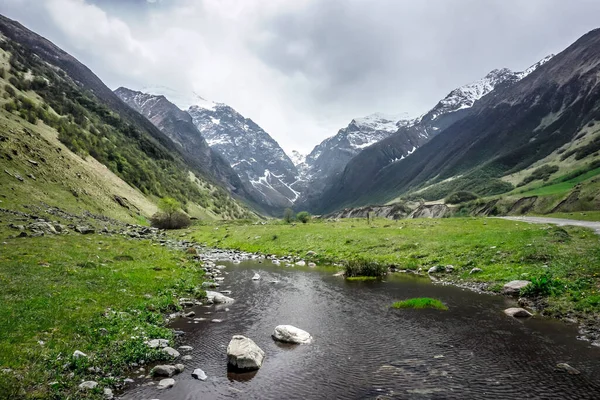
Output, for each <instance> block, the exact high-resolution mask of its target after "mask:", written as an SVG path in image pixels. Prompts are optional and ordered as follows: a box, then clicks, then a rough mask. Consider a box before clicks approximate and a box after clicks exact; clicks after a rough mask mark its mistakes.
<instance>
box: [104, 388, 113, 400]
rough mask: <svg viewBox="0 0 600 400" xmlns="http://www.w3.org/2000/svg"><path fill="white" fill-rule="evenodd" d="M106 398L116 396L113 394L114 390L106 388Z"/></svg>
mask: <svg viewBox="0 0 600 400" xmlns="http://www.w3.org/2000/svg"><path fill="white" fill-rule="evenodd" d="M104 398H105V399H106V400H112V399H114V398H115V395H114V394H113V391H112V390H111V389H109V388H104Z"/></svg>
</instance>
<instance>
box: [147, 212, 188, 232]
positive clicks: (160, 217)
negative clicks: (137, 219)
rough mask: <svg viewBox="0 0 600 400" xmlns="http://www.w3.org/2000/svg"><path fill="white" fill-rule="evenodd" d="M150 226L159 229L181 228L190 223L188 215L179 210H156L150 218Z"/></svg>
mask: <svg viewBox="0 0 600 400" xmlns="http://www.w3.org/2000/svg"><path fill="white" fill-rule="evenodd" d="M150 222H151V223H152V226H153V227H155V228H160V229H183V228H187V227H188V226H190V225H191V224H192V221H191V220H190V217H188V215H187V214H185V213H183V212H181V211H175V212H174V213H171V214H167V213H164V212H158V213H156V214H154V215H153V216H152V218H150Z"/></svg>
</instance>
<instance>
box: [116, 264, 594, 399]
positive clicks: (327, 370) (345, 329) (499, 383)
mask: <svg viewBox="0 0 600 400" xmlns="http://www.w3.org/2000/svg"><path fill="white" fill-rule="evenodd" d="M224 264H226V263H224ZM226 265H227V269H226V271H227V272H228V273H229V274H228V275H226V279H225V282H224V283H223V284H222V285H221V287H220V288H219V290H231V291H232V294H231V295H230V296H231V297H233V298H235V299H236V301H235V302H234V303H233V304H227V305H219V306H209V307H204V306H199V307H196V308H195V309H194V311H196V314H197V315H196V317H205V318H207V321H202V322H199V323H193V322H192V321H191V320H185V319H181V320H178V321H177V322H176V323H175V324H174V327H176V328H177V329H182V330H184V331H186V335H184V340H183V343H181V344H185V345H190V346H193V347H194V350H193V351H192V352H191V353H190V354H191V355H192V356H193V360H192V361H185V362H184V364H185V365H186V370H185V372H184V373H182V374H180V375H178V376H176V377H175V380H176V381H177V383H176V385H175V386H174V387H173V388H172V389H167V390H162V391H161V390H158V389H156V387H155V386H145V385H144V384H147V383H148V382H149V381H150V380H149V379H141V380H139V381H138V382H136V383H137V384H139V385H140V386H138V387H136V388H133V389H131V390H130V391H129V392H127V393H126V395H124V397H123V398H124V399H160V400H170V399H172V400H175V399H176V400H199V399H220V398H232V399H334V398H338V399H357V398H360V399H363V398H367V399H368V398H373V399H374V398H380V399H385V398H394V399H600V348H596V347H592V346H591V345H590V344H589V343H587V342H582V341H578V340H576V339H575V337H576V334H577V333H576V328H575V327H573V326H568V325H565V324H563V323H560V322H556V321H549V320H544V319H535V318H534V319H529V320H525V321H523V320H516V319H513V318H509V317H507V316H505V315H504V314H503V313H502V310H503V309H504V308H506V307H509V306H514V302H513V301H511V300H509V299H506V298H503V297H500V296H488V295H479V294H475V293H472V292H470V291H465V290H462V289H458V288H454V287H449V286H440V285H433V284H431V283H430V282H428V280H426V279H423V278H418V277H414V276H406V275H396V276H393V277H389V278H388V279H387V280H386V281H385V282H347V281H345V280H343V279H341V278H338V277H333V276H332V272H331V271H323V270H321V271H318V270H310V269H308V268H306V269H299V268H283V267H278V266H272V265H267V264H258V263H256V262H246V263H242V264H241V265H231V264H226ZM255 272H258V273H259V274H260V275H261V277H262V279H261V280H260V281H257V282H256V281H252V280H251V278H252V276H253V275H254V273H255ZM272 280H277V281H279V282H278V283H270V282H269V281H272ZM419 296H428V297H435V298H439V299H441V300H442V301H443V302H444V303H446V304H447V305H448V307H449V310H448V311H445V312H442V311H436V310H391V309H390V308H389V305H390V304H391V303H392V302H393V301H395V300H400V299H405V298H410V297H419ZM226 308H227V309H228V311H226V310H225V309H226ZM214 318H216V319H222V320H223V322H220V323H216V322H210V320H211V319H214ZM279 324H291V325H295V326H297V327H299V328H302V329H304V330H307V331H309V332H310V333H311V334H312V335H313V337H314V342H313V343H312V344H310V345H303V346H287V345H281V344H277V343H275V342H274V341H273V340H272V339H271V337H270V334H271V332H272V331H273V328H274V327H275V326H276V325H279ZM235 334H242V335H246V336H248V337H250V338H252V339H253V340H254V341H255V342H256V343H257V344H258V345H259V346H260V347H261V348H262V349H263V350H264V351H265V353H266V358H265V362H264V365H263V367H262V368H261V369H260V370H259V371H258V372H257V373H253V374H230V373H228V372H227V365H226V364H227V361H226V347H227V344H228V342H229V340H230V339H231V337H232V336H233V335H235ZM559 362H567V363H569V364H570V365H571V366H573V367H575V368H577V369H578V370H580V371H581V375H577V376H575V375H567V374H565V373H561V372H557V371H555V368H554V367H555V365H556V364H557V363H559ZM194 368H202V369H203V370H204V371H205V372H206V374H207V375H208V377H209V378H208V380H207V381H204V382H202V381H197V380H194V379H193V378H192V377H191V372H192V370H193V369H194Z"/></svg>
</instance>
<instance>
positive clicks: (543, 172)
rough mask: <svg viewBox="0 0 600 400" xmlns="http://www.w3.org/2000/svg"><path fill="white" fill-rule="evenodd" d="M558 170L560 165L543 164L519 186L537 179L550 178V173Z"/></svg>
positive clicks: (545, 179)
mask: <svg viewBox="0 0 600 400" xmlns="http://www.w3.org/2000/svg"><path fill="white" fill-rule="evenodd" d="M556 171H558V165H543V166H541V167H539V168H537V169H536V170H534V171H533V172H532V173H531V175H529V176H528V177H527V178H525V179H523V181H522V182H521V183H519V184H518V185H517V187H521V186H525V185H527V184H528V183H529V182H533V181H537V180H543V181H547V180H548V179H550V175H552V174H553V173H555V172H556Z"/></svg>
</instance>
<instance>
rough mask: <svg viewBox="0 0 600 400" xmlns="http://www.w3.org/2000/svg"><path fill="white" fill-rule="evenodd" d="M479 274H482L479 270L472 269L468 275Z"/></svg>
mask: <svg viewBox="0 0 600 400" xmlns="http://www.w3.org/2000/svg"><path fill="white" fill-rule="evenodd" d="M480 272H483V270H482V269H481V268H473V269H472V270H471V272H469V275H473V274H478V273H480Z"/></svg>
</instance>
